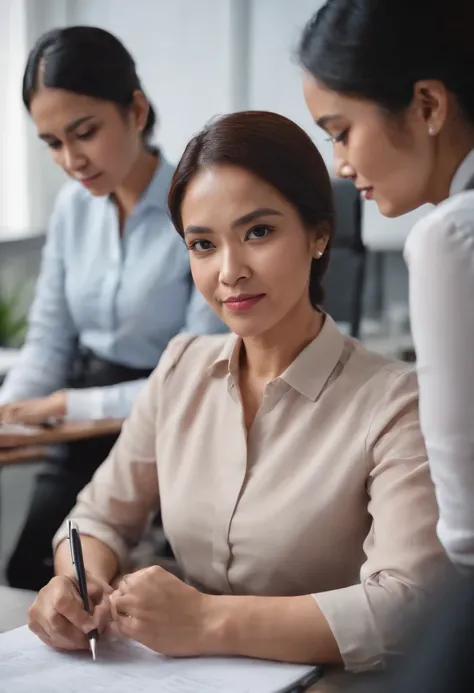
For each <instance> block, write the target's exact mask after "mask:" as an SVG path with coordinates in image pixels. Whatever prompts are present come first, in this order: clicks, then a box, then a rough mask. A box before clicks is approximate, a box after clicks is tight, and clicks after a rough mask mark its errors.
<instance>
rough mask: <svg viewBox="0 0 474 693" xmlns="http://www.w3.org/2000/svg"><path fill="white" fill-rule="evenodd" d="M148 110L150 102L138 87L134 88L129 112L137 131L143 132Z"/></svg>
mask: <svg viewBox="0 0 474 693" xmlns="http://www.w3.org/2000/svg"><path fill="white" fill-rule="evenodd" d="M149 110H150V104H149V103H148V99H147V98H146V96H145V94H144V93H143V92H142V91H141V90H140V89H135V91H134V92H133V100H132V105H131V107H130V113H131V115H132V118H133V122H134V123H135V126H136V127H137V129H138V131H139V132H143V130H144V129H145V126H146V121H147V118H148V111H149Z"/></svg>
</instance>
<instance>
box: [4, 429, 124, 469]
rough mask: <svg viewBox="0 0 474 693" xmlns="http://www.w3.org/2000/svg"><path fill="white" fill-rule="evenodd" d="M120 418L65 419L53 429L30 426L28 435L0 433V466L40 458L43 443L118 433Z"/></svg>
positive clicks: (42, 455)
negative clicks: (96, 419)
mask: <svg viewBox="0 0 474 693" xmlns="http://www.w3.org/2000/svg"><path fill="white" fill-rule="evenodd" d="M122 424H123V419H101V420H99V421H67V422H64V423H61V424H58V425H57V426H55V427H54V428H41V427H39V426H35V427H34V426H32V427H31V434H28V435H24V434H12V433H1V432H0V467H2V466H6V465H11V464H21V463H27V462H35V461H37V460H41V459H43V457H44V453H45V448H46V446H47V445H53V444H54V443H66V442H69V441H73V440H81V439H85V438H98V437H100V436H106V435H113V434H118V433H120V430H121V428H122Z"/></svg>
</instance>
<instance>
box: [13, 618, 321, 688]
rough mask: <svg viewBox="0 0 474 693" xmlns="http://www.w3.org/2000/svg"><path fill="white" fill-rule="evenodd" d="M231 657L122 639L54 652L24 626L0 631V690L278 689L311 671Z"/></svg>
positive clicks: (294, 666)
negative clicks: (159, 649)
mask: <svg viewBox="0 0 474 693" xmlns="http://www.w3.org/2000/svg"><path fill="white" fill-rule="evenodd" d="M311 670H312V668H311V667H307V666H298V665H292V664H279V663H275V662H262V661H259V660H248V659H237V658H236V659H231V658H202V659H197V658H194V659H170V658H167V657H162V656H161V655H157V654H155V653H154V652H152V651H151V650H148V649H147V648H145V647H142V646H141V645H138V644H137V643H134V642H131V641H128V640H114V641H112V640H110V641H108V642H106V641H105V640H104V641H101V642H99V643H98V649H97V661H96V662H93V661H92V659H91V656H90V653H88V652H81V653H59V652H56V651H54V650H51V649H50V648H49V647H47V646H46V645H43V644H42V643H41V641H40V640H38V639H37V638H36V636H34V635H33V634H32V633H31V632H30V631H29V630H28V628H27V627H26V626H25V627H23V628H18V629H16V630H13V631H10V632H8V633H3V634H1V635H0V693H33V692H34V693H106V691H107V692H108V691H113V693H158V692H159V693H256V691H258V693H278V691H281V690H283V689H285V688H286V687H287V686H289V685H290V684H292V683H293V682H296V681H298V680H299V679H300V678H302V677H303V676H306V675H307V674H308V673H309V672H311Z"/></svg>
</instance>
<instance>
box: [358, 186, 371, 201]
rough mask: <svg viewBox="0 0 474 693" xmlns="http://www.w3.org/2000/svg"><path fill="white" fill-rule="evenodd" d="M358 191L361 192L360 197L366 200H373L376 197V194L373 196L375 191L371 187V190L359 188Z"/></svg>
mask: <svg viewBox="0 0 474 693" xmlns="http://www.w3.org/2000/svg"><path fill="white" fill-rule="evenodd" d="M357 189H358V191H359V193H360V196H361V197H362V198H363V199H364V200H371V199H372V198H373V196H374V194H373V193H374V189H373V188H371V187H369V188H357Z"/></svg>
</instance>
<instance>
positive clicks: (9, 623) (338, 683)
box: [0, 585, 371, 693]
mask: <svg viewBox="0 0 474 693" xmlns="http://www.w3.org/2000/svg"><path fill="white" fill-rule="evenodd" d="M35 597H36V593H35V592H28V591H26V590H15V589H12V588H11V587H3V586H1V585H0V633H2V632H6V631H8V630H13V628H18V627H19V626H23V625H25V624H26V622H27V618H28V608H29V606H30V605H31V604H32V603H33V601H34V599H35ZM355 682H357V683H358V684H359V685H360V684H361V683H365V682H364V679H363V676H362V675H361V676H350V675H348V674H345V673H343V672H340V671H334V672H329V673H327V674H326V675H325V676H324V677H323V678H322V679H321V681H319V682H318V683H317V684H315V685H314V686H312V687H311V689H310V690H311V692H312V693H351V691H352V688H353V686H354V683H355ZM357 690H359V691H360V690H363V691H364V693H370V690H371V688H370V683H369V684H368V687H367V688H366V687H365V685H364V686H363V688H362V689H359V687H358V688H357Z"/></svg>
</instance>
